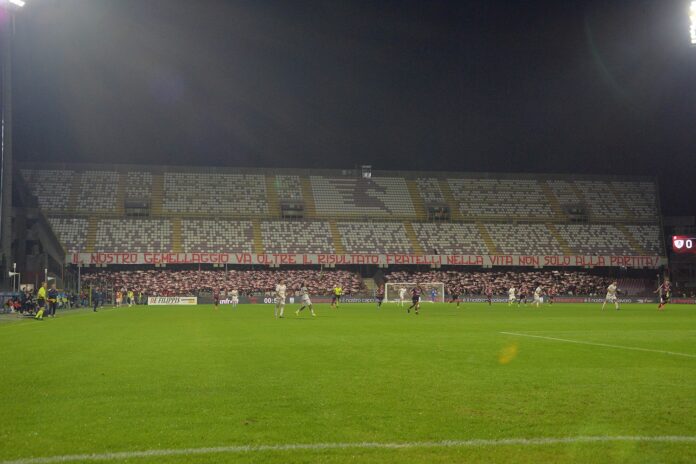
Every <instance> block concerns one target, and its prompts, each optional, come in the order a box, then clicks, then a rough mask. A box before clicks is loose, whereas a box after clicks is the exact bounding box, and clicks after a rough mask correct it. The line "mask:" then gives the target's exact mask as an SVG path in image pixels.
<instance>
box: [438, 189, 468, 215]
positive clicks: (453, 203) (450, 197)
mask: <svg viewBox="0 0 696 464" xmlns="http://www.w3.org/2000/svg"><path fill="white" fill-rule="evenodd" d="M440 190H442V196H443V197H445V201H446V202H447V205H448V206H449V209H450V217H451V218H452V220H453V221H463V220H464V216H463V215H462V211H461V209H460V208H459V202H458V201H457V200H456V199H455V198H454V194H453V193H452V189H451V188H450V186H449V182H447V179H440Z"/></svg>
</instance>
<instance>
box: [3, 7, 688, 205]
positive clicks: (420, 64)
mask: <svg viewBox="0 0 696 464" xmlns="http://www.w3.org/2000/svg"><path fill="white" fill-rule="evenodd" d="M687 11H688V2H687V1H686V0H679V1H669V0H657V1H641V0H627V1H611V0H604V1H595V2H591V1H587V2H581V1H577V2H576V1H560V0H556V1H534V0H524V1H523V0H514V1H494V0H479V1H469V2H467V1H460V2H446V1H426V0H419V1H353V2H347V1H346V2H338V1H316V2H309V1H300V0H287V1H263V0H252V1H222V0H217V1H214V0H210V1H208V0H187V1H183V0H137V1H135V0H134V1H130V0H27V7H25V8H24V10H23V11H21V12H20V14H19V15H18V18H17V33H16V46H15V55H16V56H15V95H14V96H15V156H16V159H17V160H18V161H21V160H27V161H65V162H124V163H155V164H192V165H224V166H263V167H273V166H276V167H296V168H302V167H327V168H328V167H330V168H347V167H348V168H349V167H353V166H355V165H356V164H361V163H367V164H372V165H373V166H374V167H375V168H376V169H407V170H460V171H502V172H511V171H512V172H570V173H573V172H578V173H598V174H605V173H610V174H647V175H654V174H657V175H658V177H659V181H660V184H661V188H662V200H663V206H662V207H663V212H665V213H668V214H696V206H694V205H695V204H696V202H695V201H692V200H693V199H695V198H696V182H695V181H694V180H695V177H696V47H694V46H690V44H689V20H688V15H687Z"/></svg>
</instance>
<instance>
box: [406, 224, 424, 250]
mask: <svg viewBox="0 0 696 464" xmlns="http://www.w3.org/2000/svg"><path fill="white" fill-rule="evenodd" d="M404 229H406V236H407V237H408V239H409V241H410V242H411V248H413V252H414V253H416V254H418V255H422V254H423V253H424V251H423V247H422V246H421V244H420V242H419V241H418V236H417V235H416V231H415V230H414V229H413V224H411V223H410V222H404Z"/></svg>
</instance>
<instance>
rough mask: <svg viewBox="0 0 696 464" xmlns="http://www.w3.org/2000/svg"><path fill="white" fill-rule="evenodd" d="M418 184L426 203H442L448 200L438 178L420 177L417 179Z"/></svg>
mask: <svg viewBox="0 0 696 464" xmlns="http://www.w3.org/2000/svg"><path fill="white" fill-rule="evenodd" d="M416 185H417V186H418V191H419V192H420V195H421V198H423V201H424V202H425V203H426V204H429V203H436V204H440V203H445V202H446V201H445V195H444V194H443V193H442V189H441V188H440V182H439V181H438V180H437V179H433V178H422V177H419V178H418V179H416Z"/></svg>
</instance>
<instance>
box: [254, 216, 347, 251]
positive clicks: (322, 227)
mask: <svg viewBox="0 0 696 464" xmlns="http://www.w3.org/2000/svg"><path fill="white" fill-rule="evenodd" d="M261 235H262V237H263V244H264V248H265V250H266V252H267V253H335V251H336V250H335V249H334V246H333V244H332V242H331V230H330V228H329V224H328V223H327V222H318V221H264V222H262V223H261Z"/></svg>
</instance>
